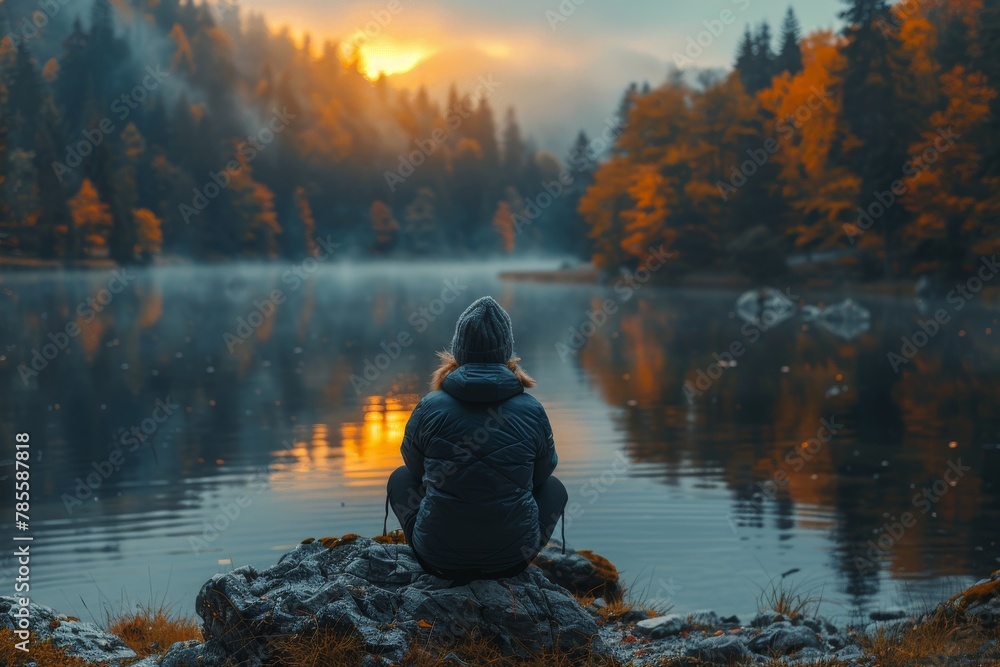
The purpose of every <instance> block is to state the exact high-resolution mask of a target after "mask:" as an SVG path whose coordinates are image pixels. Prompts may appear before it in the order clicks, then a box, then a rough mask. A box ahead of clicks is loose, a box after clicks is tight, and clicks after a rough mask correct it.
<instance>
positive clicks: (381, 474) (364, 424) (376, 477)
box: [340, 394, 420, 486]
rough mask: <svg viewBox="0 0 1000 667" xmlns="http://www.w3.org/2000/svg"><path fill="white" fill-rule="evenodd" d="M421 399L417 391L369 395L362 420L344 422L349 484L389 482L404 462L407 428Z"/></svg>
mask: <svg viewBox="0 0 1000 667" xmlns="http://www.w3.org/2000/svg"><path fill="white" fill-rule="evenodd" d="M419 400H420V396H418V395H417V394H399V395H396V396H369V397H368V398H366V399H365V401H364V403H363V405H362V411H363V418H362V421H360V422H344V423H342V424H341V425H340V442H341V446H342V447H343V452H344V459H343V475H344V479H345V480H346V482H347V484H348V485H349V486H367V485H369V484H375V483H379V484H384V483H385V479H386V478H387V477H388V473H389V471H391V470H392V469H393V468H395V467H396V466H398V465H399V464H400V463H401V462H402V459H401V458H400V455H399V446H400V444H401V443H402V441H403V431H404V429H405V428H406V422H407V420H408V419H409V418H410V413H411V412H413V408H414V407H416V405H417V402H418V401H419Z"/></svg>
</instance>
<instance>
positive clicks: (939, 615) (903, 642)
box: [856, 607, 1000, 667]
mask: <svg viewBox="0 0 1000 667" xmlns="http://www.w3.org/2000/svg"><path fill="white" fill-rule="evenodd" d="M998 637H1000V631H998V630H997V629H995V628H994V629H992V630H991V629H986V628H983V627H982V626H981V625H979V624H978V623H974V622H969V621H967V620H965V619H964V618H963V617H962V616H961V615H956V614H954V613H951V610H949V609H948V608H947V607H942V608H939V609H938V610H937V611H935V612H934V613H932V614H931V615H930V617H929V618H927V619H926V620H924V621H922V622H920V623H912V624H910V623H907V624H904V625H900V626H893V627H889V628H880V629H879V630H878V632H877V633H876V634H874V635H859V636H857V637H856V639H857V641H858V644H859V645H860V646H861V648H863V649H864V650H866V651H868V652H869V653H872V654H874V655H875V656H876V657H877V658H878V665H879V667H915V666H918V665H946V664H949V665H950V664H962V662H963V659H966V658H969V657H971V656H975V657H977V658H978V659H979V660H980V662H979V663H977V664H978V665H983V666H986V665H989V666H991V667H998V666H1000V645H997V644H996V643H995V641H993V640H995V639H997V638H998Z"/></svg>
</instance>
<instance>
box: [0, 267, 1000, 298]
mask: <svg viewBox="0 0 1000 667" xmlns="http://www.w3.org/2000/svg"><path fill="white" fill-rule="evenodd" d="M373 261H374V260H373ZM427 262H431V263H433V260H405V261H402V262H397V264H400V265H404V266H405V265H406V264H408V263H413V264H423V263H427ZM243 263H245V262H243V261H241V260H235V261H233V260H222V261H211V262H197V261H194V260H191V259H189V258H185V257H180V256H169V257H158V258H156V259H154V260H153V261H152V262H150V263H149V264H132V265H122V264H118V263H117V262H115V261H113V260H111V259H108V258H97V257H94V258H87V259H82V260H74V261H71V262H66V261H62V260H42V259H36V258H19V257H9V256H7V257H0V276H2V275H3V274H4V273H10V274H15V273H30V272H36V273H49V272H51V273H61V272H71V271H95V272H97V271H109V270H115V269H122V268H139V269H144V268H163V267H194V266H197V267H213V266H215V267H224V266H234V265H239V264H243ZM256 263H259V264H260V265H261V266H268V265H273V266H284V265H286V264H289V263H290V262H288V261H283V260H270V259H269V260H260V261H258V262H256ZM353 263H355V262H353V261H352V264H353ZM360 264H362V265H363V264H365V262H360ZM497 277H498V279H499V280H500V281H501V282H508V283H532V284H538V285H593V286H603V287H611V286H613V285H615V284H616V282H617V281H619V280H626V281H627V280H628V279H627V278H626V277H625V276H620V277H616V276H614V275H611V276H605V275H602V272H601V271H600V270H599V269H597V268H596V267H595V266H594V265H592V264H590V263H581V264H578V265H575V266H572V267H564V268H555V269H549V268H543V269H504V270H501V271H499V272H498V273H497ZM764 284H765V283H764V282H760V283H757V282H754V281H752V280H750V279H749V278H746V277H745V276H743V275H741V274H738V273H734V272H729V273H718V272H693V273H688V274H685V275H683V276H680V277H679V278H677V279H676V280H672V281H669V282H665V281H651V282H649V286H650V287H660V288H668V289H685V290H686V289H690V290H719V291H726V292H741V291H746V290H751V289H754V288H755V287H762V286H764ZM768 284H771V285H779V286H781V287H788V288H790V289H792V290H803V291H809V292H813V293H820V294H833V293H837V294H845V293H846V294H861V295H865V296H871V297H888V298H913V299H916V297H917V295H916V286H917V281H916V279H911V278H892V279H879V280H873V281H864V280H857V279H853V278H847V277H843V278H837V277H831V278H816V277H812V276H803V275H796V274H795V273H794V272H793V273H790V274H789V275H787V276H785V277H783V278H780V279H779V278H775V279H773V280H770V281H769V283H768ZM945 285H946V286H948V283H945ZM978 294H979V296H981V297H984V298H985V299H986V300H987V301H990V302H997V301H1000V285H989V284H986V285H984V286H983V288H982V290H981V292H979V293H978Z"/></svg>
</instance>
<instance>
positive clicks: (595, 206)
mask: <svg viewBox="0 0 1000 667" xmlns="http://www.w3.org/2000/svg"><path fill="white" fill-rule="evenodd" d="M71 7H72V6H71V5H64V4H60V2H59V0H52V2H51V3H49V4H45V3H38V2H37V1H32V2H27V1H25V0H7V1H6V2H4V3H3V4H0V34H2V35H4V36H3V38H2V42H0V264H2V263H4V262H5V261H10V260H11V259H13V258H22V259H24V258H29V259H37V260H39V261H54V262H67V263H72V262H76V261H79V260H83V259H86V258H99V257H100V258H109V259H110V260H112V261H114V262H117V263H120V264H132V263H148V262H153V261H157V260H158V259H159V258H175V257H180V258H186V259H190V260H194V261H225V260H230V259H244V258H246V259H266V258H284V259H292V260H295V259H299V258H301V257H303V256H308V255H309V254H312V253H313V252H315V251H316V246H315V239H316V238H317V237H323V238H326V237H331V238H333V239H335V240H337V241H338V242H339V243H340V244H341V248H342V249H343V252H344V253H345V254H350V255H352V256H361V257H379V256H385V257H395V258H416V257H434V256H450V257H459V258H461V257H469V258H472V257H475V258H481V257H489V256H497V257H500V256H507V255H516V256H531V255H535V256H541V255H548V256H552V255H559V256H565V257H570V256H572V257H576V258H579V259H581V260H589V261H593V262H594V263H595V264H596V265H597V266H598V267H599V268H601V269H605V270H622V269H624V270H628V269H630V268H634V267H635V266H638V265H639V264H641V263H642V261H644V259H645V258H646V257H647V256H648V255H649V254H650V252H651V249H656V248H660V247H661V246H662V247H663V248H665V249H666V250H668V251H669V252H671V253H674V255H673V256H674V257H675V259H674V260H673V261H672V262H671V263H670V266H669V269H668V270H667V271H664V272H663V273H664V275H668V274H669V275H672V276H677V275H683V274H687V273H691V272H695V271H715V272H725V271H733V272H736V271H739V272H741V273H743V274H744V275H746V276H749V277H751V278H754V279H765V278H768V277H772V276H774V275H779V274H781V273H783V272H786V271H788V270H789V269H788V267H789V266H790V265H794V264H795V263H796V262H798V263H799V264H800V265H801V264H802V263H805V264H811V263H814V262H824V263H827V264H830V265H832V266H833V267H834V268H835V270H837V271H841V272H844V273H845V274H849V275H852V276H855V277H857V278H859V279H866V280H874V279H882V278H907V277H916V276H921V275H927V274H933V275H935V276H938V277H951V276H957V275H962V274H963V272H965V271H967V270H969V267H971V266H974V265H975V264H976V263H977V262H978V261H979V259H980V257H981V256H984V255H989V254H991V253H993V252H996V251H997V250H998V248H997V245H998V243H1000V236H998V235H997V234H996V222H997V217H998V215H1000V180H998V179H1000V99H998V96H997V85H996V83H995V82H997V81H1000V0H948V1H942V0H938V1H924V2H917V1H916V0H906V1H904V2H899V3H896V4H894V5H890V4H889V3H887V2H885V0H847V1H845V3H844V7H843V11H842V12H841V15H840V17H839V18H840V19H841V22H842V25H843V26H844V27H843V29H842V30H841V31H840V32H837V33H834V32H830V31H820V32H815V33H812V34H809V35H805V36H803V35H801V29H800V27H799V23H798V21H797V19H796V16H795V14H794V11H793V10H792V9H791V8H789V10H788V12H787V14H786V16H785V17H784V20H783V21H782V23H781V26H780V30H779V32H778V34H777V36H776V37H775V36H774V35H773V34H772V30H771V27H770V25H769V24H768V23H766V22H765V23H760V24H758V25H756V26H749V25H748V26H747V27H746V28H745V32H744V34H743V36H742V39H741V41H740V44H739V47H738V49H737V52H736V54H735V58H734V63H733V67H732V69H731V71H728V72H717V71H709V70H705V71H701V72H694V73H693V72H684V71H681V70H677V69H676V68H674V69H672V70H671V71H669V72H666V71H665V73H664V74H665V81H664V82H662V83H659V84H654V85H650V84H649V83H644V84H641V85H639V84H636V83H633V84H630V85H628V86H627V87H626V89H625V91H624V94H623V96H622V100H621V103H620V105H619V107H618V109H611V110H609V112H611V113H612V115H613V117H614V118H617V122H616V124H615V127H612V128H608V129H609V130H610V133H609V132H607V131H606V132H605V135H607V137H606V138H608V137H609V138H610V141H605V140H604V139H601V138H597V137H595V138H594V139H591V138H590V137H588V136H587V134H586V133H585V132H583V131H580V132H579V133H578V134H576V133H574V134H576V138H575V141H574V142H573V148H572V150H571V151H570V153H569V154H568V155H565V156H556V155H554V154H552V153H551V152H549V151H545V150H540V149H538V148H537V146H536V145H535V144H534V142H533V141H532V140H531V139H530V133H529V132H526V131H525V130H522V128H521V127H520V125H519V123H518V119H517V115H516V111H515V109H514V108H510V107H508V108H505V109H502V110H498V109H495V108H494V107H495V106H496V100H495V99H494V97H495V92H496V90H497V89H498V88H502V85H503V84H502V82H497V81H493V80H492V79H491V78H489V77H486V76H484V77H482V78H481V84H480V85H479V86H478V87H477V88H475V89H474V90H470V91H459V90H457V89H455V88H454V87H452V89H451V92H450V94H449V95H448V99H447V100H440V101H438V100H433V99H431V98H430V96H429V95H428V93H427V92H426V90H424V89H418V90H416V91H412V90H401V89H396V88H395V87H394V86H393V84H392V81H391V77H385V76H382V77H379V78H376V79H374V80H371V79H369V78H367V77H366V76H365V75H364V74H363V72H364V68H363V67H362V63H360V62H359V60H360V55H359V54H357V53H356V52H352V51H350V50H349V49H345V48H343V45H341V44H338V43H334V42H330V41H327V42H324V43H323V44H322V45H320V46H316V45H314V44H313V43H312V41H311V40H310V38H309V37H308V36H306V37H305V38H304V39H303V40H299V41H298V42H297V41H296V40H295V39H293V38H292V36H291V35H290V34H289V33H288V32H287V30H279V31H275V30H272V29H270V28H269V26H268V25H267V23H266V22H265V20H264V17H262V16H260V15H255V14H248V15H246V16H244V15H242V13H241V11H240V8H239V7H238V6H235V5H230V4H216V5H211V6H210V5H207V4H204V3H202V4H199V3H196V2H192V1H191V0H185V2H180V1H179V0H128V1H127V2H114V3H113V2H111V1H110V0H94V2H93V4H92V6H91V7H90V8H89V13H86V15H84V16H82V17H81V16H78V15H72V14H73V13H74V12H78V9H77V8H72V9H71ZM733 29H736V28H735V27H734V28H733Z"/></svg>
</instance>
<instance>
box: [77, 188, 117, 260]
mask: <svg viewBox="0 0 1000 667" xmlns="http://www.w3.org/2000/svg"><path fill="white" fill-rule="evenodd" d="M69 211H70V216H71V217H72V219H73V229H72V230H71V234H70V238H71V245H72V251H73V255H74V256H79V255H80V251H81V250H83V249H91V248H103V247H105V246H107V243H108V234H109V233H110V231H111V222H112V220H111V207H110V206H108V205H107V204H105V203H104V202H102V201H101V198H100V196H99V195H98V194H97V188H95V187H94V184H93V183H91V182H90V179H89V178H85V179H83V183H81V184H80V190H79V191H78V192H77V193H76V194H75V195H73V197H71V198H70V200H69Z"/></svg>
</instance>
